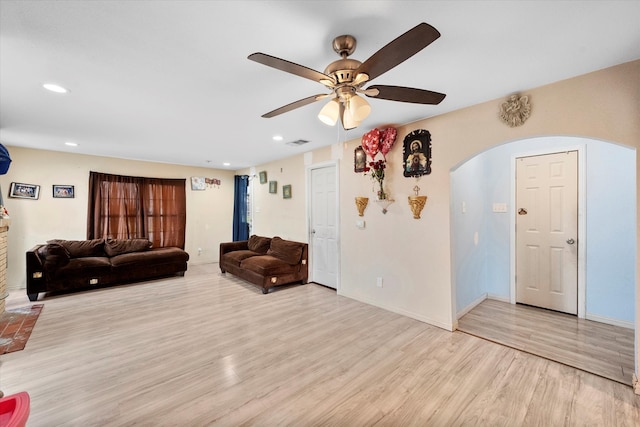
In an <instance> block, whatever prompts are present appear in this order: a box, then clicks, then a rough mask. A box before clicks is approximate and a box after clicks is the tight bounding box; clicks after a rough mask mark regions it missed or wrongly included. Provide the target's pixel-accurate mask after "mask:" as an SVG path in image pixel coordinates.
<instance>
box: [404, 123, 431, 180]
mask: <svg viewBox="0 0 640 427" xmlns="http://www.w3.org/2000/svg"><path fill="white" fill-rule="evenodd" d="M402 159H403V171H404V176H406V177H418V176H422V175H428V174H430V173H431V134H430V133H429V131H428V130H424V129H418V130H414V131H413V132H411V133H410V134H409V135H407V136H406V137H405V138H404V142H403V152H402Z"/></svg>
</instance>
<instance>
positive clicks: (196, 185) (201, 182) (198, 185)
mask: <svg viewBox="0 0 640 427" xmlns="http://www.w3.org/2000/svg"><path fill="white" fill-rule="evenodd" d="M206 189H207V182H206V180H205V178H204V177H201V176H192V177H191V190H193V191H201V190H206Z"/></svg>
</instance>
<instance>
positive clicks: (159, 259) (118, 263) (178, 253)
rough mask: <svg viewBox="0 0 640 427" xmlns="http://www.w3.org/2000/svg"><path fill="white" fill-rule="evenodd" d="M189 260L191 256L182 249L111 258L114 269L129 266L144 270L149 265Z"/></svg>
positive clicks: (152, 250)
mask: <svg viewBox="0 0 640 427" xmlns="http://www.w3.org/2000/svg"><path fill="white" fill-rule="evenodd" d="M188 260H189V254H188V253H187V252H185V251H183V250H182V249H180V248H172V247H166V248H155V249H149V250H147V251H142V252H128V253H126V254H120V255H115V256H113V257H111V265H112V266H113V268H114V269H117V268H122V267H128V266H136V267H138V266H139V267H140V268H142V267H144V266H148V265H158V264H173V263H179V262H187V261H188Z"/></svg>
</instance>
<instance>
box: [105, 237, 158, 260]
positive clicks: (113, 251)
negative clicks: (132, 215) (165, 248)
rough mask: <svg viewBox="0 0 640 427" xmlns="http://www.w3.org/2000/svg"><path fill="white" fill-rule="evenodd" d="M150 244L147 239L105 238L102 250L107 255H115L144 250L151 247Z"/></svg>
mask: <svg viewBox="0 0 640 427" xmlns="http://www.w3.org/2000/svg"><path fill="white" fill-rule="evenodd" d="M151 245H152V243H151V242H150V241H149V240H148V239H107V240H106V241H105V242H104V251H105V252H106V254H107V256H116V255H122V254H128V253H130V252H142V251H146V250H148V249H151Z"/></svg>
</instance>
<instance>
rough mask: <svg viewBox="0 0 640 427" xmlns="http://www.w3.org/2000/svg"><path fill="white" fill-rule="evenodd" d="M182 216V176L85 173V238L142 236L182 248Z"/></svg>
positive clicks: (183, 200)
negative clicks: (87, 206) (153, 176)
mask: <svg viewBox="0 0 640 427" xmlns="http://www.w3.org/2000/svg"><path fill="white" fill-rule="evenodd" d="M186 218H187V215H186V193H185V180H184V179H163V178H142V177H132V176H121V175H111V174H105V173H99V172H91V173H90V175H89V212H88V217H87V238H88V239H98V238H105V239H107V238H111V239H135V238H145V239H149V240H150V241H151V242H152V243H153V246H154V247H156V248H157V247H165V246H175V247H179V248H182V249H184V240H185V227H186Z"/></svg>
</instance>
